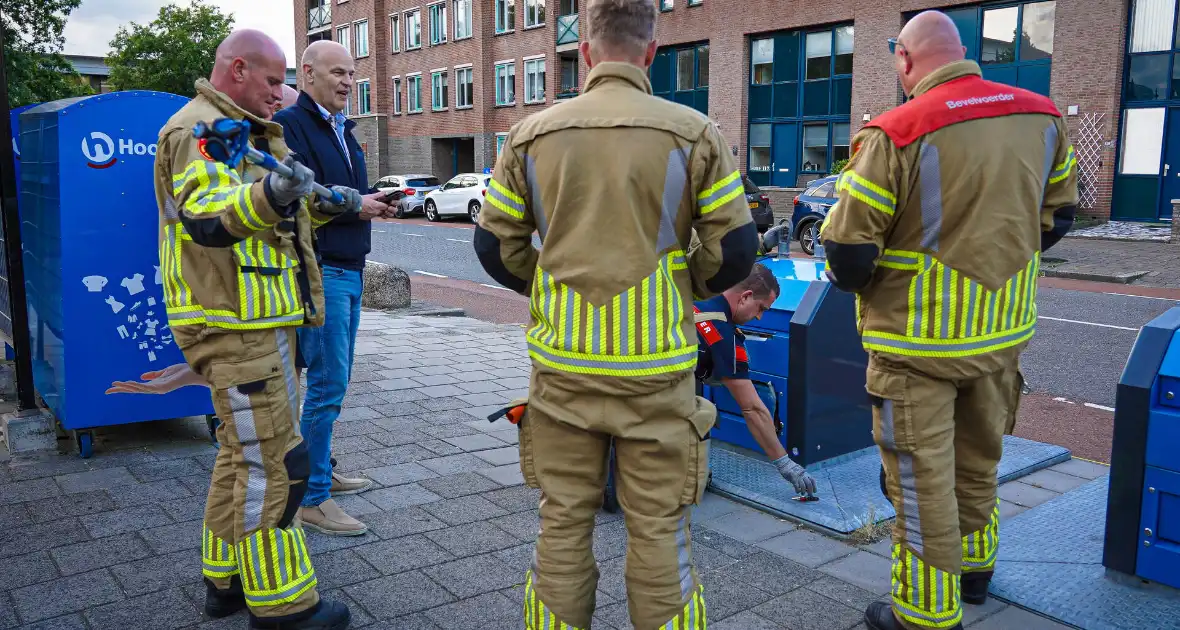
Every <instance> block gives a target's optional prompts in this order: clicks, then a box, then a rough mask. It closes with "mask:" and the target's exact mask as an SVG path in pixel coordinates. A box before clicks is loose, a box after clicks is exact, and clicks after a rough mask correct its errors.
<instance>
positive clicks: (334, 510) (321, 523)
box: [299, 499, 369, 536]
mask: <svg viewBox="0 0 1180 630" xmlns="http://www.w3.org/2000/svg"><path fill="white" fill-rule="evenodd" d="M299 520H300V521H301V522H302V523H303V526H304V527H306V528H308V529H310V530H313V531H317V532H319V533H321V534H324V535H325V536H362V535H364V533H365V532H367V531H369V528H368V526H367V525H365V524H364V523H362V522H360V521H358V520H356V519H355V518H353V517H351V516H349V515H347V514H345V513H344V510H342V509H340V506H339V505H337V504H336V501H335V500H334V499H328V500H327V501H324V502H323V503H321V504H319V505H317V506H315V507H301V508H299Z"/></svg>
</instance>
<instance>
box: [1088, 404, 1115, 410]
mask: <svg viewBox="0 0 1180 630" xmlns="http://www.w3.org/2000/svg"><path fill="white" fill-rule="evenodd" d="M1085 405H1086V406H1087V407H1089V408H1091V409H1101V410H1103V411H1114V407H1107V406H1106V405H1095V404H1094V403H1085Z"/></svg>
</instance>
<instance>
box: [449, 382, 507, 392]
mask: <svg viewBox="0 0 1180 630" xmlns="http://www.w3.org/2000/svg"><path fill="white" fill-rule="evenodd" d="M458 385H459V389H462V390H463V391H465V392H467V393H469V394H487V393H490V392H497V391H500V390H502V389H506V388H505V386H504V385H503V384H502V381H472V382H468V383H459V384H458Z"/></svg>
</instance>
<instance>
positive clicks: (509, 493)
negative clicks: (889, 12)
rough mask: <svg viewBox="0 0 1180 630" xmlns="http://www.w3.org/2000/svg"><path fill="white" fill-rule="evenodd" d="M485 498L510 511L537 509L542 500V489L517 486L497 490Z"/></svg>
mask: <svg viewBox="0 0 1180 630" xmlns="http://www.w3.org/2000/svg"><path fill="white" fill-rule="evenodd" d="M484 498H485V499H487V500H488V501H491V502H492V503H495V504H496V505H498V506H500V507H502V508H504V509H505V510H508V511H509V512H523V511H525V510H531V511H536V510H537V507H538V506H539V505H540V501H541V491H540V490H537V489H535V488H529V487H528V486H515V487H512V488H504V489H502V490H495V491H493V492H489V493H487V494H485V495H484Z"/></svg>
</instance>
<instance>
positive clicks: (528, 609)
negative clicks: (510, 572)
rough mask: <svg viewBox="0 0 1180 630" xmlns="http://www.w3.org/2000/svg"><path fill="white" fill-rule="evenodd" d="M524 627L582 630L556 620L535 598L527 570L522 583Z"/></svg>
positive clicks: (535, 592)
mask: <svg viewBox="0 0 1180 630" xmlns="http://www.w3.org/2000/svg"><path fill="white" fill-rule="evenodd" d="M523 616H524V627H525V630H582V629H581V628H577V627H575V626H571V625H569V624H568V623H566V622H564V621H562V620H560V619H558V618H557V615H556V614H555V613H554V612H553V611H552V610H549V607H548V606H546V605H545V603H544V602H542V601H541V598H540V597H538V596H537V590H536V588H534V587H533V572H532V570H529V571H528V573H527V574H526V576H525V581H524V615H523Z"/></svg>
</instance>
